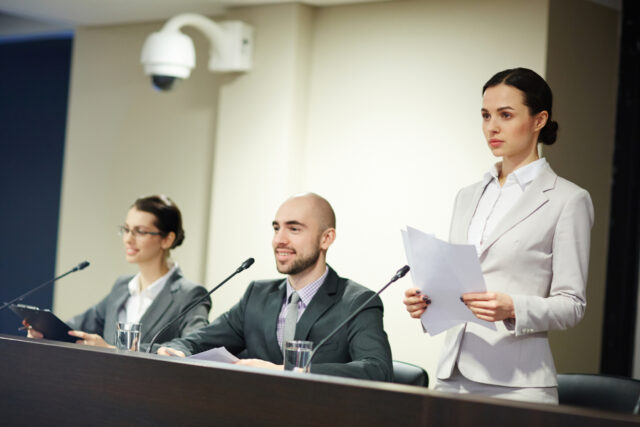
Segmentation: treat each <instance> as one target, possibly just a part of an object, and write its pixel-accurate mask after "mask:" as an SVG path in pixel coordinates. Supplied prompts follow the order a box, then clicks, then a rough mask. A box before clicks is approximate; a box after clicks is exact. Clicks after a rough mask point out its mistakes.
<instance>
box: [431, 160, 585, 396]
mask: <svg viewBox="0 0 640 427" xmlns="http://www.w3.org/2000/svg"><path fill="white" fill-rule="evenodd" d="M482 191H483V187H482V183H477V184H474V185H472V186H469V187H466V188H463V189H462V190H460V192H459V193H458V195H457V197H456V202H455V205H454V210H453V218H452V220H451V230H450V240H451V242H452V243H463V244H466V243H467V232H468V230H469V224H470V223H471V218H472V217H473V214H474V211H475V209H476V208H477V206H478V201H479V200H480V196H481V195H482ZM592 225H593V204H592V203H591V198H590V197H589V193H588V192H587V191H586V190H584V189H582V188H580V187H578V186H577V185H575V184H573V183H571V182H569V181H567V180H565V179H563V178H560V177H558V175H556V173H555V172H553V170H552V169H551V167H550V166H549V165H548V164H546V165H545V166H544V167H543V169H542V170H541V171H540V174H539V175H538V177H537V178H536V179H535V180H533V181H532V182H531V184H529V186H528V187H527V189H526V190H525V191H524V193H523V194H522V196H521V197H520V199H519V200H518V201H517V202H516V204H515V205H514V206H513V208H512V209H511V210H510V211H509V212H507V214H506V215H505V216H504V218H503V219H502V221H501V222H500V223H499V224H498V225H497V226H496V228H495V229H494V230H493V232H492V233H491V234H490V235H489V236H487V239H486V240H485V242H484V243H483V247H482V248H481V253H480V264H481V266H482V273H483V275H484V279H485V282H486V285H487V289H488V290H489V291H496V292H503V293H506V294H509V295H510V296H511V297H512V298H513V303H514V306H515V314H516V319H515V322H514V321H513V320H509V321H504V322H497V323H496V326H497V327H498V330H497V331H492V330H490V329H488V328H485V327H483V326H480V325H477V324H474V323H467V324H465V325H461V326H457V327H454V328H451V329H450V330H449V331H447V335H446V338H445V344H444V349H443V352H442V355H441V357H440V362H439V365H438V371H437V377H438V378H440V379H447V378H449V377H450V376H451V373H452V371H453V368H454V367H455V364H456V362H457V364H458V369H459V370H460V372H461V373H462V375H464V376H465V377H466V378H468V379H470V380H472V381H476V382H479V383H485V384H493V385H501V386H510V387H552V386H556V385H557V380H556V370H555V366H554V363H553V357H552V355H551V349H550V347H549V341H548V339H547V331H549V330H555V329H567V328H570V327H572V326H574V325H576V324H577V323H578V322H579V321H580V320H581V319H582V316H583V315H584V310H585V306H586V295H585V292H586V283H587V270H588V264H589V244H590V234H591V226H592Z"/></svg>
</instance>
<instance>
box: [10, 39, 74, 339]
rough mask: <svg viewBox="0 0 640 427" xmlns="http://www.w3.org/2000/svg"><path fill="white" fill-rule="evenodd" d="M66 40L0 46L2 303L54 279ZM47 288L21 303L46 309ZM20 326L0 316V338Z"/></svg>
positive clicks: (65, 94) (50, 291)
mask: <svg viewBox="0 0 640 427" xmlns="http://www.w3.org/2000/svg"><path fill="white" fill-rule="evenodd" d="M72 41H73V40H72V38H71V35H66V36H64V37H56V38H51V39H46V40H18V41H7V40H4V41H3V42H2V43H0V161H1V163H0V301H2V302H4V301H8V300H11V299H13V298H14V297H16V296H18V295H19V294H21V293H23V292H25V291H26V290H28V289H30V288H33V287H34V286H36V285H38V284H39V283H41V282H44V281H45V280H48V279H50V278H52V277H53V276H54V275H55V263H56V245H57V235H58V217H59V210H60V190H61V180H62V164H63V154H64V141H65V128H66V120H67V100H68V92H69V74H70V66H71V49H72ZM52 296H53V288H52V287H48V288H46V289H42V290H40V291H38V292H37V293H35V294H33V295H31V296H30V297H28V298H27V299H25V300H24V303H25V304H31V305H37V306H39V307H41V308H51V305H52ZM19 326H20V320H19V319H18V318H17V317H16V316H15V315H14V314H13V313H12V312H11V311H10V310H8V309H7V310H4V311H2V312H0V333H9V334H19V332H18V331H17V328H18V327H19Z"/></svg>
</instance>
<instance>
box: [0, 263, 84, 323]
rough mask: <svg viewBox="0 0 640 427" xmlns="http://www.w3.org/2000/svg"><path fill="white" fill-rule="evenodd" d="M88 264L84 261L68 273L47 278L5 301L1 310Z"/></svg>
mask: <svg viewBox="0 0 640 427" xmlns="http://www.w3.org/2000/svg"><path fill="white" fill-rule="evenodd" d="M88 266H89V261H82V262H81V263H80V264H78V265H76V266H75V267H73V268H72V269H71V270H69V271H67V272H66V273H64V274H61V275H60V276H58V277H54V278H53V279H51V280H47V281H46V282H44V283H42V284H40V285H38V286H36V287H35V288H33V289H31V290H30V291H28V292H25V293H24V294H22V295H20V296H19V297H17V298H14V299H12V300H11V301H9V302H5V303H4V304H3V305H2V307H0V311H2V310H4V309H5V308H7V307H9V306H10V305H11V304H14V303H16V302H20V301H22V300H23V299H25V298H26V297H28V296H29V295H31V294H32V293H34V292H35V291H37V290H39V289H40V288H43V287H45V286H47V285H50V284H51V283H53V282H55V281H56V280H58V279H62V278H63V277H64V276H66V275H68V274H71V273H75V272H76V271H80V270H83V269H85V268H87V267H88Z"/></svg>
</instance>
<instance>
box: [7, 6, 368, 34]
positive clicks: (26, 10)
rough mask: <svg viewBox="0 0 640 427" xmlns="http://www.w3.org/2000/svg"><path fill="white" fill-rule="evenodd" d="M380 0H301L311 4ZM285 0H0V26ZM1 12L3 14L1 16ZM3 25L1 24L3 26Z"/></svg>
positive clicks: (218, 9)
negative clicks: (16, 21)
mask: <svg viewBox="0 0 640 427" xmlns="http://www.w3.org/2000/svg"><path fill="white" fill-rule="evenodd" d="M369 1H379V0H304V1H301V3H305V4H310V5H314V6H331V5H336V4H346V3H360V2H369ZM286 2H290V1H287V0H0V17H1V18H3V19H0V26H3V27H4V26H6V25H9V23H8V19H9V17H8V16H7V15H11V16H12V17H13V16H16V17H18V19H20V18H23V19H27V20H29V21H36V22H41V23H46V24H50V25H53V26H56V27H66V28H73V27H76V26H87V25H113V24H125V23H132V22H145V21H160V20H165V19H168V18H170V17H171V16H174V15H177V14H179V13H184V12H193V13H201V14H204V15H208V16H215V15H219V14H221V13H223V12H224V11H225V9H227V8H231V7H244V6H252V5H258V4H272V3H286ZM2 14H4V15H5V16H2ZM3 29H4V28H3Z"/></svg>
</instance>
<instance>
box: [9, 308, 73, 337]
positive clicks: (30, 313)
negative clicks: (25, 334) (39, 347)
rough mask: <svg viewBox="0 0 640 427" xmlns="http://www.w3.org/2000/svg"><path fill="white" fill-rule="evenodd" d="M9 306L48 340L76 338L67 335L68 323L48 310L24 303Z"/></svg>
mask: <svg viewBox="0 0 640 427" xmlns="http://www.w3.org/2000/svg"><path fill="white" fill-rule="evenodd" d="M9 308H10V309H11V311H13V312H14V313H15V314H16V315H17V316H18V317H19V318H20V319H24V320H26V321H27V323H28V324H30V325H31V326H32V327H33V329H35V330H37V331H40V332H42V334H43V335H44V337H45V338H46V339H48V340H56V341H66V342H76V340H77V339H78V338H76V337H72V336H71V335H69V334H68V333H67V332H68V331H70V330H71V328H70V327H69V325H67V324H66V323H64V322H63V321H62V320H60V319H59V318H58V317H57V316H56V315H55V314H53V313H52V312H50V311H49V310H41V309H39V308H38V307H34V306H32V305H24V304H13V305H10V306H9Z"/></svg>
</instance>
